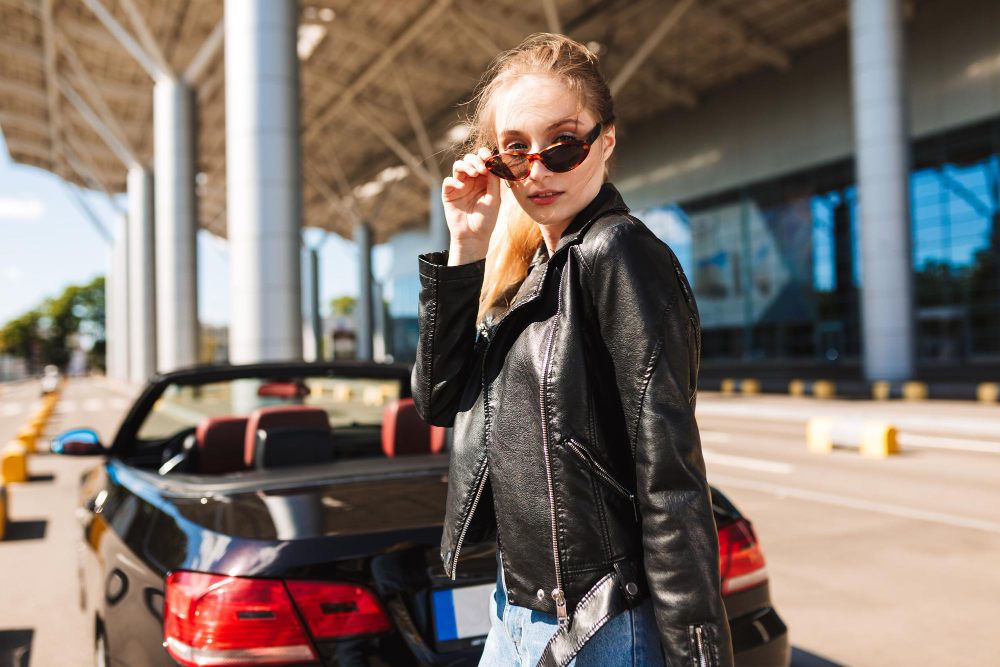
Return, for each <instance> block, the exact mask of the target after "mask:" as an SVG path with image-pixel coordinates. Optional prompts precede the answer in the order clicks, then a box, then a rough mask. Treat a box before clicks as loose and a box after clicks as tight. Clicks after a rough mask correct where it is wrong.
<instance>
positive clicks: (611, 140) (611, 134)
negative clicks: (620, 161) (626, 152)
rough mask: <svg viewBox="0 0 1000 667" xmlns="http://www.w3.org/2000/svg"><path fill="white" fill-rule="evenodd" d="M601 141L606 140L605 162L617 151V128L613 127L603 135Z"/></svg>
mask: <svg viewBox="0 0 1000 667" xmlns="http://www.w3.org/2000/svg"><path fill="white" fill-rule="evenodd" d="M601 139H603V140H604V160H605V161H607V160H608V158H610V157H611V154H612V153H614V151H615V144H616V143H617V139H616V138H615V126H614V125H612V126H611V127H609V128H608V129H607V131H605V132H602V133H601Z"/></svg>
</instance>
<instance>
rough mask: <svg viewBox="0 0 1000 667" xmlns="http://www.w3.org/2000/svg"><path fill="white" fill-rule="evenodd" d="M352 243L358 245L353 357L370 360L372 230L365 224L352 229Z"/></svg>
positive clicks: (371, 330)
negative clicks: (356, 303)
mask: <svg viewBox="0 0 1000 667" xmlns="http://www.w3.org/2000/svg"><path fill="white" fill-rule="evenodd" d="M354 242H355V243H357V244H358V305H357V307H355V309H354V317H355V318H356V320H355V321H356V322H357V324H356V326H355V335H356V338H355V341H356V347H355V356H357V358H358V359H365V360H368V361H370V360H371V359H372V335H373V332H374V318H373V308H372V305H373V304H372V228H371V227H369V226H368V225H366V224H365V223H363V222H362V223H360V224H358V225H356V226H355V227H354Z"/></svg>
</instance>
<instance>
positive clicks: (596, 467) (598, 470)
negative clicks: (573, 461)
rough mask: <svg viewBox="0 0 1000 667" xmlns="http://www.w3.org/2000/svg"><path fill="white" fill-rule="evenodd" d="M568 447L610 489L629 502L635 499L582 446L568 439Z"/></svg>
mask: <svg viewBox="0 0 1000 667" xmlns="http://www.w3.org/2000/svg"><path fill="white" fill-rule="evenodd" d="M569 445H570V447H572V448H573V450H574V451H575V452H576V453H577V455H579V456H580V457H581V458H583V459H584V460H585V461H587V463H589V464H590V466H591V468H593V470H594V472H596V473H597V474H598V475H599V476H600V477H601V478H602V479H603V480H604V481H606V482H607V483H608V484H610V485H611V486H612V487H614V489H615V490H616V491H618V493H620V494H622V495H623V496H625V497H626V498H628V499H629V500H633V499H634V498H635V496H634V495H633V494H632V492H631V491H629V490H628V489H626V488H625V487H624V486H622V485H621V484H619V483H618V481H616V480H615V478H614V477H612V476H611V475H610V474H609V473H608V472H607V471H606V470H605V469H604V466H602V465H601V464H599V463H598V462H597V461H595V460H594V459H593V458H592V457H591V456H589V455H588V454H587V453H586V451H585V450H584V449H583V445H581V444H580V443H578V442H577V441H576V440H572V439H570V441H569Z"/></svg>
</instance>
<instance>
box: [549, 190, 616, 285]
mask: <svg viewBox="0 0 1000 667" xmlns="http://www.w3.org/2000/svg"><path fill="white" fill-rule="evenodd" d="M608 211H624V212H626V213H628V211H629V208H628V206H626V205H625V201H624V200H623V199H622V196H621V194H620V193H619V192H618V189H617V188H616V187H615V186H614V185H612V184H611V183H604V184H603V185H602V186H601V189H600V190H599V191H598V192H597V196H596V197H594V198H593V200H591V202H590V203H589V204H587V206H586V207H584V209H583V210H582V211H580V212H579V213H577V214H576V217H574V218H573V221H572V222H570V223H569V225H568V226H567V227H566V229H564V230H563V233H562V235H561V236H560V237H559V242H558V243H557V244H556V248H555V250H553V251H552V254H553V256H554V255H555V254H556V253H558V252H559V251H560V250H562V249H563V248H565V247H566V246H567V245H569V244H570V243H572V242H573V241H575V240H576V239H578V238H579V237H580V236H582V235H583V233H584V232H585V231H586V230H587V229H588V228H589V227H590V225H591V224H592V223H593V222H594V221H595V220H597V219H598V218H600V217H601V216H602V215H604V214H605V213H607V212H608ZM548 259H549V253H548V247H547V246H546V245H545V242H544V241H543V242H542V243H541V245H539V247H538V250H536V251H535V255H534V257H532V258H531V265H532V266H535V265H536V264H538V263H539V262H543V261H548Z"/></svg>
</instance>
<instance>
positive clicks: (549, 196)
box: [528, 190, 563, 206]
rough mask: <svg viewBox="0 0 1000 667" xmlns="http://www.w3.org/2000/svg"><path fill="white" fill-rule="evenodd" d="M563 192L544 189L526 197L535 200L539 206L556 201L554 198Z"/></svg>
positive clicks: (557, 197)
mask: <svg viewBox="0 0 1000 667" xmlns="http://www.w3.org/2000/svg"><path fill="white" fill-rule="evenodd" d="M562 195H563V193H562V192H558V191H556V190H546V191H544V192H539V193H536V194H533V195H528V199H530V200H531V201H533V202H535V204H537V205H539V206H548V205H549V204H554V203H556V200H557V199H559V198H560V197H562Z"/></svg>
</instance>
